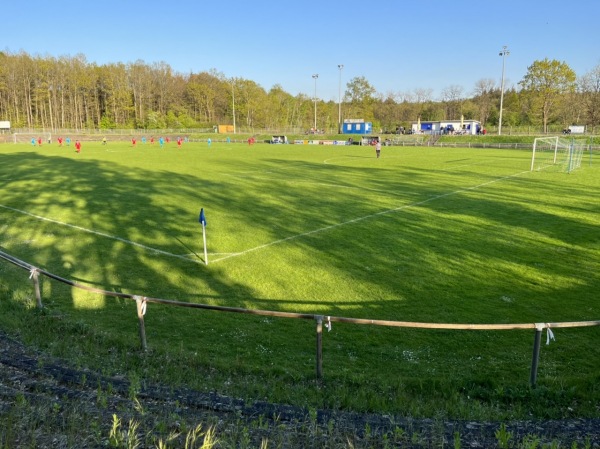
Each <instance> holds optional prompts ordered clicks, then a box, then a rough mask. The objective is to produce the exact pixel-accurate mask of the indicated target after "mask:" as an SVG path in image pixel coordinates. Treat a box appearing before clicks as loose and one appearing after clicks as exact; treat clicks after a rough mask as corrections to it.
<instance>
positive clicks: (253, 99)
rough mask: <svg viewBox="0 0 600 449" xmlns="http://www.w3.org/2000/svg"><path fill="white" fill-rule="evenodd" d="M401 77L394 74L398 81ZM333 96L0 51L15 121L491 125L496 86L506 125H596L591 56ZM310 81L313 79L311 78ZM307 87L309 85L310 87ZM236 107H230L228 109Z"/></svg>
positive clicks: (87, 125)
mask: <svg viewBox="0 0 600 449" xmlns="http://www.w3.org/2000/svg"><path fill="white" fill-rule="evenodd" d="M401 85H402V81H401V80H398V87H399V88H401V87H402V86H401ZM339 90H340V95H339V98H338V100H337V101H334V100H330V101H324V100H321V99H319V98H318V97H317V96H316V95H315V96H314V97H311V96H309V95H306V94H298V95H296V96H293V95H291V94H289V93H287V92H286V91H285V90H283V88H282V87H281V85H279V84H277V85H275V86H273V87H272V88H271V89H270V90H268V91H267V90H265V89H264V88H263V87H262V86H260V85H259V84H257V83H256V82H254V81H253V80H250V79H244V78H227V77H225V75H223V74H222V73H220V72H219V71H218V70H217V69H211V70H209V71H208V72H200V73H188V74H182V73H176V72H174V71H173V70H172V68H171V67H170V66H169V64H167V63H165V62H155V63H151V64H148V63H146V62H144V61H141V60H138V61H136V62H134V63H121V62H115V63H111V64H106V65H97V64H95V63H89V62H88V61H87V60H86V57H85V56H84V55H81V54H78V55H75V56H61V57H53V56H37V55H36V56H32V55H30V54H27V53H25V52H19V53H10V52H0V120H6V121H10V122H11V127H12V128H13V129H20V130H30V131H33V130H40V129H41V130H46V131H53V130H59V129H61V130H64V129H72V130H86V129H90V130H91V129H98V130H106V131H108V130H111V129H131V130H137V129H142V130H144V129H148V130H149V129H173V130H198V131H211V130H213V129H214V128H215V127H216V125H219V124H229V125H231V124H232V123H236V124H237V130H238V131H239V132H246V133H251V134H254V133H260V132H281V133H288V134H303V133H306V132H310V130H312V129H313V128H314V124H315V123H316V124H317V126H316V128H317V129H318V130H319V131H321V132H323V133H326V134H332V133H333V134H336V133H337V132H338V130H339V129H340V128H339V126H340V123H341V122H342V121H343V120H344V119H350V118H351V119H364V120H365V121H368V122H372V123H373V127H374V129H376V130H381V131H383V132H385V131H388V132H395V131H396V130H397V129H398V128H399V127H404V128H407V129H410V124H411V123H413V122H415V121H417V120H422V121H430V120H457V119H460V118H461V117H463V118H464V119H465V120H478V121H480V122H481V123H482V125H483V127H484V128H487V129H488V132H491V133H493V132H494V130H495V129H497V126H498V122H499V115H500V114H499V113H500V98H501V95H502V96H503V107H502V112H503V115H502V126H503V131H504V133H505V134H519V133H521V132H523V131H524V130H526V132H527V133H530V132H531V130H532V128H533V130H534V131H533V132H534V133H551V132H560V131H561V130H562V129H564V128H566V127H567V126H569V125H575V124H576V125H585V126H586V127H587V128H586V129H587V131H588V132H589V133H592V134H593V133H594V132H596V130H598V129H600V64H599V65H597V66H596V67H595V68H594V69H592V70H591V71H590V72H588V73H584V74H576V73H575V72H574V71H573V70H572V69H571V68H570V67H569V66H568V65H567V64H566V63H564V62H560V61H557V60H549V59H544V60H537V61H533V62H532V64H531V65H530V66H529V67H528V70H527V73H525V74H523V78H522V79H521V80H520V81H519V82H518V84H517V85H513V86H508V87H506V88H505V89H504V91H503V89H502V86H501V84H500V83H498V82H497V81H496V80H493V79H481V80H479V81H477V82H476V83H475V85H474V86H471V88H470V91H467V90H466V89H465V88H464V87H463V86H460V85H450V86H447V87H444V88H443V89H442V90H441V96H440V98H433V89H432V88H431V89H427V88H423V89H415V90H413V91H410V92H402V91H400V90H399V91H397V92H386V93H381V92H377V91H376V90H375V88H374V87H373V86H372V85H371V83H370V82H369V81H368V80H367V79H366V78H365V77H362V76H359V77H355V78H352V79H351V80H349V81H348V82H347V83H346V84H345V88H344V89H342V86H341V79H340V89H339ZM315 91H316V88H315ZM315 93H316V92H315ZM234 114H235V117H234Z"/></svg>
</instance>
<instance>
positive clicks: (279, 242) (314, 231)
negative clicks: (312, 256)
mask: <svg viewBox="0 0 600 449" xmlns="http://www.w3.org/2000/svg"><path fill="white" fill-rule="evenodd" d="M524 173H529V170H527V171H522V172H519V173H515V174H512V175H508V176H503V177H501V178H497V179H493V180H491V181H487V182H484V183H481V184H477V185H475V186H471V187H466V188H462V189H458V190H454V191H452V192H447V193H442V194H440V195H436V196H432V197H430V198H427V199H424V200H421V201H417V202H414V203H410V204H405V205H403V206H400V207H396V208H393V209H387V210H383V211H380V212H376V213H374V214H369V215H365V216H362V217H357V218H353V219H352V220H348V221H344V222H341V223H336V224H333V225H329V226H324V227H322V228H318V229H313V230H312V231H308V232H303V233H301V234H296V235H291V236H289V237H286V238H283V239H279V240H274V241H272V242H269V243H265V244H263V245H259V246H255V247H254V248H249V249H247V250H244V251H240V252H235V253H212V254H211V255H215V254H227V255H226V256H225V257H221V258H217V259H214V260H211V263H213V264H214V263H217V262H221V261H223V260H227V259H230V258H232V257H238V256H243V255H246V254H248V253H251V252H254V251H258V250H260V249H264V248H268V247H271V246H274V245H279V244H281V243H285V242H288V241H291V240H295V239H297V238H302V237H306V236H309V235H313V234H319V233H321V232H325V231H328V230H331V229H335V228H339V227H341V226H345V225H348V224H353V223H358V222H360V221H363V220H367V219H369V218H373V217H378V216H382V215H387V214H391V213H395V212H399V211H401V210H405V209H409V208H412V207H417V206H421V205H423V204H426V203H429V202H431V201H435V200H438V199H440V198H445V197H448V196H452V195H456V194H458V193H461V192H468V191H471V190H476V189H479V188H481V187H484V186H486V185H490V184H494V183H496V182H500V181H503V180H505V179H510V178H514V177H517V176H520V175H522V174H524ZM0 208H3V209H6V210H11V211H13V212H17V213H20V214H23V215H28V216H30V217H33V218H36V219H38V220H42V221H46V222H48V223H54V224H58V225H62V226H67V227H70V228H72V229H77V230H79V231H83V232H87V233H88V234H94V235H98V236H101V237H106V238H109V239H112V240H116V241H119V242H122V243H125V244H129V245H132V246H136V247H138V248H142V249H144V250H147V251H152V252H155V253H157V254H162V255H164V256H169V257H175V258H177V259H181V260H186V261H189V262H193V263H196V264H203V263H204V261H202V260H196V259H192V258H190V257H187V256H185V255H179V254H173V253H170V252H168V251H163V250H161V249H157V248H152V247H151V246H147V245H143V244H141V243H137V242H134V241H132V240H128V239H124V238H122V237H118V236H115V235H111V234H107V233H105V232H100V231H95V230H93V229H88V228H84V227H82V226H77V225H73V224H70V223H65V222H62V221H60V220H55V219H53V218H48V217H43V216H41V215H37V214H34V213H31V212H27V211H24V210H21V209H16V208H14V207H10V206H6V205H4V204H0ZM209 254H210V253H209Z"/></svg>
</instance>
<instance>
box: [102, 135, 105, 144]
mask: <svg viewBox="0 0 600 449" xmlns="http://www.w3.org/2000/svg"><path fill="white" fill-rule="evenodd" d="M102 145H106V137H103V138H102Z"/></svg>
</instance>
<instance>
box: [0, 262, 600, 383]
mask: <svg viewBox="0 0 600 449" xmlns="http://www.w3.org/2000/svg"><path fill="white" fill-rule="evenodd" d="M0 258H2V259H5V260H7V261H8V262H10V263H12V264H14V265H16V266H18V267H20V268H23V269H25V270H28V271H29V273H30V274H29V278H30V279H33V280H34V283H35V286H36V296H37V297H38V298H37V299H38V306H39V307H41V297H40V296H39V283H38V280H37V278H38V276H39V275H40V274H42V275H44V276H46V277H48V278H50V279H54V280H55V281H58V282H62V283H64V284H67V285H70V286H72V287H75V288H79V289H82V290H86V291H89V292H94V293H98V294H102V295H106V296H113V297H118V298H124V299H132V300H134V301H136V303H137V308H138V319H139V321H140V338H141V339H142V347H143V349H144V350H145V349H146V341H145V329H144V315H145V314H146V308H147V304H148V303H155V304H164V305H170V306H178V307H189V308H194V309H203V310H214V311H219V312H232V313H244V314H250V315H259V316H270V317H278V318H296V319H306V320H316V322H317V377H318V378H321V372H322V367H321V353H322V347H321V344H322V337H321V332H322V327H323V324H324V326H325V328H326V329H327V331H328V332H330V331H331V329H332V322H338V323H351V324H363V325H374V326H387V327H403V328H419V329H441V330H519V329H521V330H523V329H534V330H535V336H536V337H535V341H534V355H533V361H532V369H531V378H530V379H531V385H532V386H535V379H536V372H537V364H538V358H539V340H540V337H541V333H542V331H543V330H544V329H546V331H547V335H546V345H549V344H550V341H551V340H555V337H554V332H553V331H552V330H551V328H554V329H557V328H571V327H591V326H600V320H593V321H567V322H556V323H512V324H471V323H425V322H415V321H391V320H373V319H365V318H349V317H341V316H327V317H323V316H322V315H318V314H307V313H295V312H280V311H274V310H261V309H246V308H241V307H227V306H217V305H210V304H198V303H190V302H184V301H176V300H169V299H161V298H151V297H147V296H140V295H132V294H128V293H120V292H111V291H108V290H103V289H100V288H96V287H90V286H87V285H85V284H81V283H79V282H75V281H72V280H69V279H65V278H63V277H61V276H58V275H56V274H53V273H50V272H48V271H46V270H44V269H41V268H38V267H34V266H33V265H31V264H29V263H27V262H25V261H22V260H20V259H17V258H16V257H13V256H11V255H10V254H7V253H5V252H3V251H0ZM324 318H325V322H324Z"/></svg>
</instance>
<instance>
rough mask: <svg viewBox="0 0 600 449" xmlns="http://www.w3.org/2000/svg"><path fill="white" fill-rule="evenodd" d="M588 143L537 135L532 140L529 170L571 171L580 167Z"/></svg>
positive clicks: (573, 139)
mask: <svg viewBox="0 0 600 449" xmlns="http://www.w3.org/2000/svg"><path fill="white" fill-rule="evenodd" d="M588 147H589V145H588V144H587V143H586V142H584V141H582V140H577V139H575V138H562V137H558V136H554V137H537V138H536V139H535V140H534V141H533V153H532V154H531V171H534V170H554V171H559V172H566V173H571V172H572V171H573V170H576V169H578V168H580V167H581V159H582V157H583V153H584V151H585V150H586V149H587V148H588Z"/></svg>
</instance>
